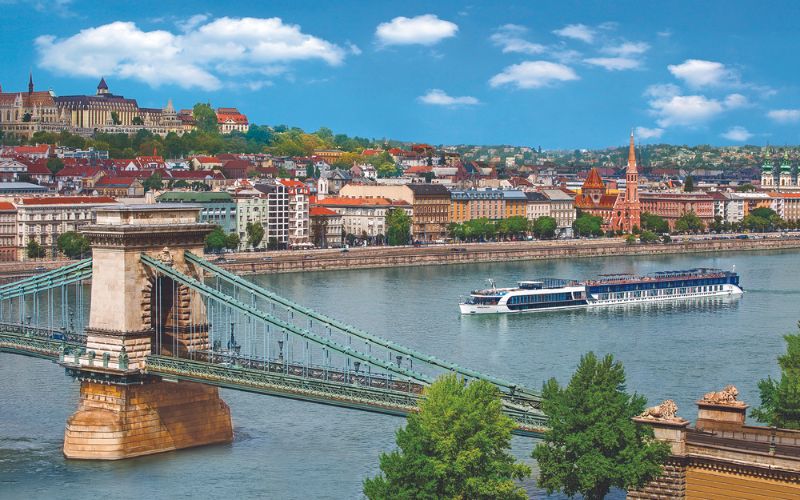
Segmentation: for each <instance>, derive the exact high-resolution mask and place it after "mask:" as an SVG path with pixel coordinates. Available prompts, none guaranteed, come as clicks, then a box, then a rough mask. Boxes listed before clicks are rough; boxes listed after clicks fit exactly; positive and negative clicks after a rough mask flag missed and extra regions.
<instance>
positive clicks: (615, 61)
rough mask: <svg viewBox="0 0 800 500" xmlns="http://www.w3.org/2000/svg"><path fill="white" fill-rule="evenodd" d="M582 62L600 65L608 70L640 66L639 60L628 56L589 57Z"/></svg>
mask: <svg viewBox="0 0 800 500" xmlns="http://www.w3.org/2000/svg"><path fill="white" fill-rule="evenodd" d="M583 62H585V63H587V64H591V65H592V66H600V67H602V68H605V69H607V70H608V71H621V70H625V69H636V68H638V67H639V66H641V61H639V60H638V59H632V58H630V57H591V58H589V59H584V60H583Z"/></svg>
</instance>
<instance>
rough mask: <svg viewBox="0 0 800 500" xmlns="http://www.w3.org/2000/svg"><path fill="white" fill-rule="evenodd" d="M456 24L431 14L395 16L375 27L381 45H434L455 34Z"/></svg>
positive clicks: (456, 30)
mask: <svg viewBox="0 0 800 500" xmlns="http://www.w3.org/2000/svg"><path fill="white" fill-rule="evenodd" d="M457 32H458V25H456V24H455V23H451V22H450V21H445V20H442V19H439V18H438V17H436V16H435V15H433V14H425V15H422V16H417V17H411V18H409V17H402V16H400V17H395V18H394V19H392V20H391V21H389V22H386V23H381V24H379V25H378V27H377V28H376V29H375V37H376V38H377V39H378V41H379V42H380V43H381V45H414V44H418V45H434V44H436V43H438V42H440V41H442V40H444V39H445V38H450V37H453V36H456V33H457Z"/></svg>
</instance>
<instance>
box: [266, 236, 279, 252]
mask: <svg viewBox="0 0 800 500" xmlns="http://www.w3.org/2000/svg"><path fill="white" fill-rule="evenodd" d="M277 249H278V238H276V237H274V236H270V237H269V239H268V240H267V250H277Z"/></svg>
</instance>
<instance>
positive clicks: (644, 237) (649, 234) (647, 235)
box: [639, 230, 658, 243]
mask: <svg viewBox="0 0 800 500" xmlns="http://www.w3.org/2000/svg"><path fill="white" fill-rule="evenodd" d="M639 241H641V242H642V243H655V242H657V241H658V235H657V234H656V233H654V232H653V231H647V230H645V231H642V234H640V235H639Z"/></svg>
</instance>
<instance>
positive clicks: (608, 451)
mask: <svg viewBox="0 0 800 500" xmlns="http://www.w3.org/2000/svg"><path fill="white" fill-rule="evenodd" d="M646 402H647V401H646V400H645V398H644V397H642V396H639V395H637V394H633V395H629V394H627V393H626V392H625V370H624V368H623V367H622V363H619V362H615V361H614V358H613V357H612V356H611V355H610V354H609V355H606V356H605V357H604V358H603V359H602V360H599V359H598V358H597V357H596V356H595V354H594V353H592V352H590V353H588V354H586V355H585V356H583V357H582V358H581V361H580V363H579V365H578V368H577V370H576V371H575V374H574V375H573V376H572V379H571V380H570V382H569V384H568V385H567V386H566V387H564V388H562V387H561V386H559V384H558V382H557V381H556V380H555V379H554V378H552V379H550V380H549V381H547V382H545V384H544V389H543V391H542V410H543V411H544V413H546V414H547V415H548V417H549V421H548V424H549V425H550V428H549V429H548V430H547V431H546V432H545V435H544V440H543V441H542V442H541V443H539V444H538V445H537V446H536V448H535V449H534V450H533V457H534V458H535V459H536V460H537V461H538V463H539V469H540V473H539V481H538V483H537V484H538V485H539V486H541V487H543V488H545V489H546V490H547V491H548V492H550V493H552V492H554V491H562V492H563V493H564V494H566V495H568V496H573V495H575V494H577V493H580V494H582V495H583V496H584V498H586V499H588V500H594V499H601V498H603V497H605V495H606V494H607V493H608V492H609V490H610V489H611V488H612V487H617V488H635V487H641V486H643V485H644V484H645V483H647V482H648V481H650V480H651V479H653V478H655V477H657V476H658V475H659V474H660V473H661V465H662V464H663V463H664V460H666V458H667V456H668V455H669V447H668V446H667V445H666V444H665V443H662V442H659V441H655V440H654V438H653V429H652V428H651V427H650V426H647V425H640V424H637V423H636V422H634V421H633V420H632V418H633V417H635V416H636V415H639V414H641V413H642V411H644V408H645V404H646Z"/></svg>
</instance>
